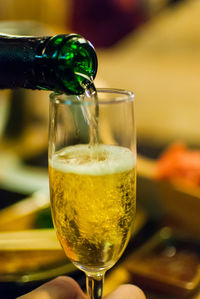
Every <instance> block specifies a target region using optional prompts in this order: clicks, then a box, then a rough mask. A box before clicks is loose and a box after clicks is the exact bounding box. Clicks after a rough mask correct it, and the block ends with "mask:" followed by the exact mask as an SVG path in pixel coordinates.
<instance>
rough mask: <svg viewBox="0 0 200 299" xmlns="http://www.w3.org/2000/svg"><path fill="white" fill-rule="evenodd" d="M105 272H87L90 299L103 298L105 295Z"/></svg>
mask: <svg viewBox="0 0 200 299" xmlns="http://www.w3.org/2000/svg"><path fill="white" fill-rule="evenodd" d="M103 282H104V273H100V274H96V275H89V274H87V273H86V286H87V295H88V298H89V299H101V298H102V297H103Z"/></svg>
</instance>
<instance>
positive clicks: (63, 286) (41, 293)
mask: <svg viewBox="0 0 200 299" xmlns="http://www.w3.org/2000/svg"><path fill="white" fill-rule="evenodd" d="M41 298H42V299H71V298H73V299H86V296H85V294H84V293H83V291H82V290H81V288H80V287H79V285H78V284H77V283H76V282H75V281H74V280H73V279H72V278H70V277H66V276H60V277H57V278H56V279H53V280H51V281H49V282H47V283H45V284H43V285H42V286H40V287H39V288H37V289H35V290H34V291H32V292H30V293H28V294H26V295H23V296H21V297H18V299H41Z"/></svg>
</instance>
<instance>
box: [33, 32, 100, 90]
mask: <svg viewBox="0 0 200 299" xmlns="http://www.w3.org/2000/svg"><path fill="white" fill-rule="evenodd" d="M35 58H36V62H35V63H36V72H35V77H36V78H37V88H39V89H50V90H54V91H57V92H65V93H67V94H81V93H83V92H84V85H87V84H88V82H89V81H91V80H94V78H95V76H96V72H97V56H96V52H95V50H94V48H93V46H92V45H91V43H90V42H88V41H87V40H85V39H84V38H83V37H82V36H80V35H76V34H70V35H56V36H53V37H51V38H48V39H46V40H45V42H43V41H42V42H41V45H40V46H39V47H38V53H37V55H36V57H35Z"/></svg>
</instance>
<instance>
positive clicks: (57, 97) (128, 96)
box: [49, 88, 135, 105]
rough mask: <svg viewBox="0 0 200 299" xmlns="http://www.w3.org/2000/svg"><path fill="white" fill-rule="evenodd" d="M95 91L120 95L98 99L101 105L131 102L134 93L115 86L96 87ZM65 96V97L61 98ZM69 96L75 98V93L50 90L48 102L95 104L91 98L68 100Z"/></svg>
mask: <svg viewBox="0 0 200 299" xmlns="http://www.w3.org/2000/svg"><path fill="white" fill-rule="evenodd" d="M97 93H101V94H103V93H104V94H115V95H121V97H119V98H117V97H113V99H110V100H107V101H103V100H101V99H100V100H98V103H99V104H101V105H108V104H118V103H123V102H124V103H125V102H133V101H134V98H135V95H134V93H133V92H132V91H129V90H125V89H117V88H97ZM63 96H65V99H64V98H63V99H62V98H61V97H63ZM70 97H71V98H73V99H74V98H75V97H76V98H77V95H67V94H64V93H56V92H52V93H51V94H50V95H49V98H50V102H53V103H57V104H58V103H59V104H67V105H93V104H95V102H93V101H91V100H88V101H87V100H84V101H81V102H80V101H74V100H70Z"/></svg>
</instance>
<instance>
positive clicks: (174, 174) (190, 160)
mask: <svg viewBox="0 0 200 299" xmlns="http://www.w3.org/2000/svg"><path fill="white" fill-rule="evenodd" d="M156 164H157V165H156V166H157V167H156V171H155V178H156V179H168V180H181V181H184V183H186V184H189V185H191V186H200V150H189V149H188V148H187V147H186V146H185V145H184V144H181V143H177V144H173V145H171V146H170V147H169V148H168V149H167V150H166V151H165V152H164V153H163V154H162V155H161V157H160V159H159V160H158V162H157V163H156Z"/></svg>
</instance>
